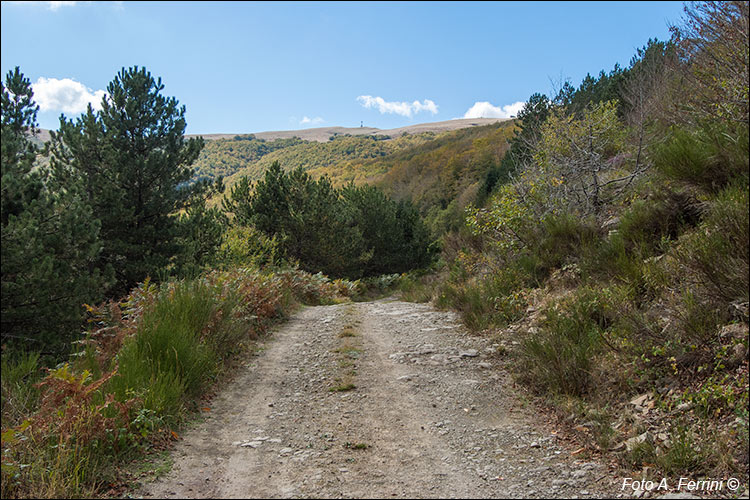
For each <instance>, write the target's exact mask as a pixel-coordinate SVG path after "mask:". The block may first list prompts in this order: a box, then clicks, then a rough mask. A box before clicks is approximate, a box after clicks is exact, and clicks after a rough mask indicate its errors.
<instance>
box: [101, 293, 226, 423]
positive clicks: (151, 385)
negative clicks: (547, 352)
mask: <svg viewBox="0 0 750 500" xmlns="http://www.w3.org/2000/svg"><path fill="white" fill-rule="evenodd" d="M162 294H163V295H162V297H160V299H158V300H157V302H156V304H155V306H154V308H153V309H152V310H149V311H146V312H145V313H144V315H143V317H142V320H141V322H140V325H139V328H138V330H137V332H136V334H135V336H134V337H133V338H132V339H129V340H128V341H127V342H126V343H125V344H124V346H123V348H122V351H121V352H120V354H119V355H118V365H119V370H118V374H117V375H116V376H115V377H114V378H113V379H112V382H111V384H112V386H111V389H112V391H113V392H114V393H115V394H116V395H117V397H118V399H120V400H125V399H127V396H129V395H131V394H136V395H137V396H138V397H142V398H143V399H144V407H145V408H147V409H149V410H152V411H155V412H157V413H158V414H161V415H179V413H180V405H181V404H182V402H183V397H186V396H193V397H194V396H196V395H197V394H198V391H199V390H200V388H201V387H202V386H203V385H204V383H205V381H206V379H207V377H210V376H211V370H212V368H213V367H215V366H216V360H215V359H214V358H213V356H214V353H213V352H211V349H209V347H208V346H207V345H205V344H204V343H202V342H201V332H203V330H204V328H205V327H206V326H207V325H208V324H209V321H210V320H211V317H212V315H213V314H214V309H215V308H216V307H217V304H216V301H215V298H214V297H213V294H212V293H211V290H210V289H209V288H208V287H207V286H206V285H205V284H203V283H200V282H193V283H189V284H179V285H177V286H175V287H174V288H167V289H165V290H164V291H163V292H162ZM139 390H145V391H146V394H139V393H138V392H137V391H139ZM134 391H135V392H134ZM131 397H132V396H131Z"/></svg>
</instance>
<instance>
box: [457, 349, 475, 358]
mask: <svg viewBox="0 0 750 500" xmlns="http://www.w3.org/2000/svg"><path fill="white" fill-rule="evenodd" d="M459 355H460V356H461V357H462V358H476V357H477V356H479V351H477V350H476V349H467V350H466V351H462V352H461V353H460V354H459Z"/></svg>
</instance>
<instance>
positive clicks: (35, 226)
mask: <svg viewBox="0 0 750 500" xmlns="http://www.w3.org/2000/svg"><path fill="white" fill-rule="evenodd" d="M36 110H37V107H36V105H35V104H34V103H33V93H32V90H31V85H30V82H29V80H28V79H26V78H24V76H23V74H22V73H20V71H19V69H18V68H16V69H15V70H14V71H11V72H9V73H8V75H7V78H6V82H5V85H3V86H2V207H1V208H2V217H1V218H2V242H3V243H2V250H1V251H2V314H1V318H2V319H0V322H1V324H2V342H3V344H6V346H7V347H8V348H19V349H27V350H28V349H31V350H43V351H45V352H46V353H47V354H51V355H56V356H59V355H61V354H62V353H64V352H65V351H66V350H67V348H68V346H69V342H70V340H71V335H72V334H73V333H74V332H75V330H76V328H77V327H78V325H79V323H80V321H81V320H82V317H83V309H82V308H81V304H82V303H83V302H87V301H92V300H98V299H99V298H100V297H101V289H102V285H103V279H102V276H101V273H99V272H98V271H97V270H96V269H95V267H94V265H95V262H96V259H97V257H98V255H99V251H100V242H99V239H98V235H99V223H98V222H97V221H96V220H95V219H94V215H93V213H92V210H91V208H90V207H89V205H88V204H87V202H86V200H85V195H83V190H82V186H81V184H80V183H79V182H78V180H77V179H76V178H75V177H71V176H70V173H69V172H68V171H66V170H65V169H63V168H59V167H58V168H49V167H45V166H39V167H34V166H33V163H34V159H35V156H36V153H35V148H34V147H33V146H32V145H31V144H30V142H29V140H28V136H29V134H31V133H32V132H33V131H34V129H35V126H36V123H35V120H36Z"/></svg>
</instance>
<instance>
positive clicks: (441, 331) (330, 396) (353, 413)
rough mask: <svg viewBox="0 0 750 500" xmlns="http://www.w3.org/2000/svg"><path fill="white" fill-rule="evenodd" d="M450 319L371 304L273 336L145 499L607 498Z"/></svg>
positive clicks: (298, 320)
mask: <svg viewBox="0 0 750 500" xmlns="http://www.w3.org/2000/svg"><path fill="white" fill-rule="evenodd" d="M500 359H501V358H500V357H499V356H498V354H496V353H495V352H494V348H493V346H492V345H491V344H490V341H489V340H487V339H484V338H480V337H477V336H472V335H469V334H467V333H466V332H465V330H464V329H463V327H462V326H461V325H460V323H459V320H458V318H457V317H456V316H455V315H454V314H453V313H450V312H440V311H436V310H434V309H433V308H431V307H430V306H428V305H424V304H413V303H406V302H398V301H394V300H387V299H386V300H380V301H374V302H364V303H354V304H341V305H336V306H319V307H308V308H304V309H302V310H300V311H299V312H297V313H296V314H295V315H294V317H293V318H292V319H291V320H290V321H288V322H287V323H285V324H284V325H282V326H281V327H279V328H278V329H277V331H276V332H275V333H274V335H273V337H272V338H271V339H270V340H268V341H267V342H266V343H265V344H264V346H263V349H262V350H261V352H260V353H259V354H258V355H257V356H254V357H253V358H251V359H250V361H249V362H248V364H247V368H246V369H243V370H242V372H241V373H238V374H237V376H236V377H235V379H234V381H233V382H232V383H231V384H230V385H228V386H227V387H226V388H225V389H224V390H222V391H221V393H220V394H219V395H218V396H217V397H216V398H215V400H214V401H213V403H212V409H211V411H210V413H209V415H210V416H209V417H208V418H207V419H206V420H205V421H204V422H201V423H199V424H198V425H196V426H195V427H194V428H193V429H191V430H189V431H188V432H186V433H185V435H184V436H183V439H182V440H181V441H180V442H179V443H178V444H177V446H176V449H175V450H174V451H173V457H174V466H173V468H172V470H171V472H170V473H168V474H167V475H166V476H164V477H163V478H161V479H160V480H158V481H157V482H154V483H151V484H147V485H145V486H144V487H143V488H142V490H141V491H140V492H139V494H140V495H143V496H144V497H161V498H165V497H166V498H169V497H184V498H238V497H240V498H251V497H254V498H279V497H281V498H288V497H295V498H299V497H316V498H320V497H325V498H342V497H343V498H347V497H348V498H391V497H407V498H436V497H439V498H451V497H455V498H493V497H548V496H551V497H567V498H570V497H579V498H588V497H602V496H606V497H611V496H616V495H618V494H620V493H621V492H620V491H619V487H618V486H619V484H618V483H617V480H616V479H615V478H614V477H612V475H611V474H610V473H609V471H608V470H607V468H606V467H605V466H604V465H602V464H599V463H596V462H587V461H584V460H580V459H578V458H577V457H578V456H579V455H573V454H572V452H573V451H574V450H572V449H570V448H569V447H567V446H566V445H565V444H564V443H562V442H561V441H559V440H558V438H557V436H556V434H554V432H553V431H552V430H551V428H549V427H548V426H545V425H544V423H543V422H542V419H541V418H540V417H539V416H538V415H535V414H534V410H533V408H531V407H530V406H529V405H524V404H523V403H522V401H521V400H520V399H519V396H518V394H519V391H518V390H517V389H513V388H512V382H511V381H510V379H509V377H508V375H507V374H506V373H505V372H504V371H503V370H502V368H501V367H500V366H499V364H500Z"/></svg>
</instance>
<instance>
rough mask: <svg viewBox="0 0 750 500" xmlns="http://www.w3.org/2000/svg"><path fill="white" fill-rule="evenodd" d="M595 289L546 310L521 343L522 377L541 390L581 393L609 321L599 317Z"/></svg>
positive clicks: (600, 310) (588, 382)
mask: <svg viewBox="0 0 750 500" xmlns="http://www.w3.org/2000/svg"><path fill="white" fill-rule="evenodd" d="M601 301H602V299H601V297H600V293H599V291H598V290H594V289H588V288H583V289H580V290H579V291H577V292H576V293H575V294H574V295H573V296H571V297H568V298H566V299H564V300H563V301H562V302H561V303H560V304H558V306H557V307H548V308H547V309H546V310H545V311H544V313H545V315H546V318H545V320H544V321H543V323H542V325H541V328H540V329H539V331H538V332H537V333H532V334H530V335H529V337H528V338H527V339H525V340H524V342H523V351H522V356H523V360H524V363H523V367H524V369H525V373H524V376H525V377H527V378H528V379H529V380H530V381H531V383H532V384H534V385H535V386H536V387H538V388H539V389H542V390H546V391H552V392H558V393H562V394H571V395H579V396H580V395H582V394H585V393H586V392H587V391H588V390H589V387H590V384H591V373H592V366H593V364H594V363H595V358H596V356H597V354H598V353H599V352H600V350H601V347H602V344H603V342H602V335H603V334H604V331H605V330H606V329H607V328H608V326H609V322H610V320H609V319H608V318H607V317H606V316H605V315H603V314H602V310H603V308H602V305H601Z"/></svg>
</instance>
